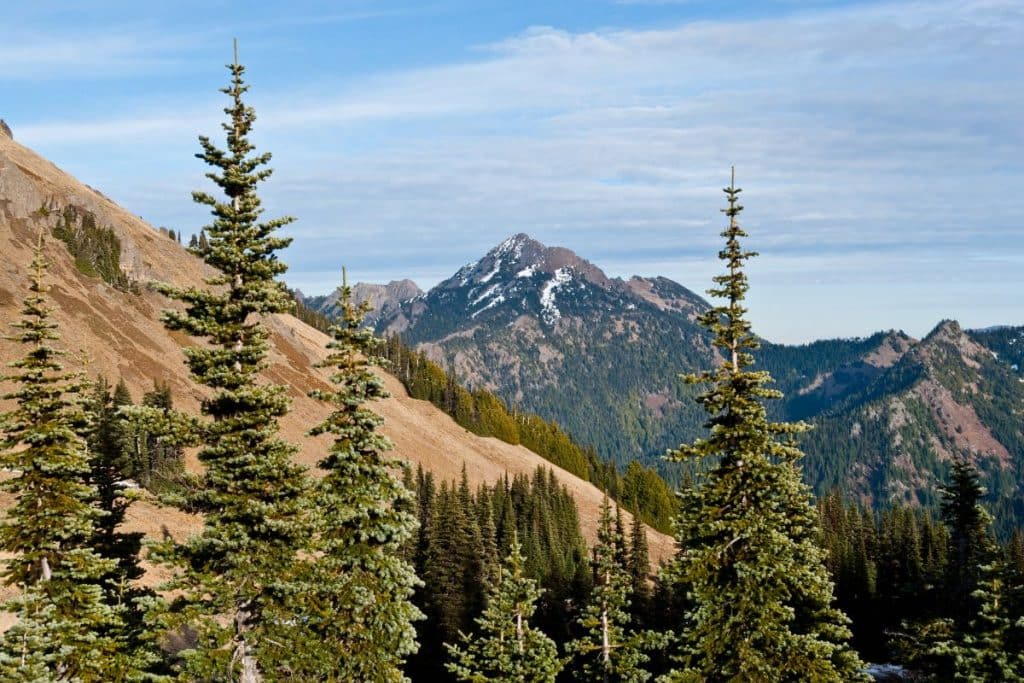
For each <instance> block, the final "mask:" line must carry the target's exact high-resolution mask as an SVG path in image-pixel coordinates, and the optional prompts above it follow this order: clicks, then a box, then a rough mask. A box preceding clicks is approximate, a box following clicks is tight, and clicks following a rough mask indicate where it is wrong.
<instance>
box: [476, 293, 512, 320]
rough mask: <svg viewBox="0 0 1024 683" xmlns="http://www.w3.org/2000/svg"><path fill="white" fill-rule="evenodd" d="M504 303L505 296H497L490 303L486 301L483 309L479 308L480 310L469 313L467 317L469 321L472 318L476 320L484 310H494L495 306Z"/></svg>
mask: <svg viewBox="0 0 1024 683" xmlns="http://www.w3.org/2000/svg"><path fill="white" fill-rule="evenodd" d="M504 301H505V295H504V294H499V295H498V296H496V297H494V298H493V299H491V300H490V301H488V302H487V305H486V306H484V307H483V308H481V309H479V310H477V311H473V312H472V313H470V314H469V317H470V318H471V319H472V318H476V317H477V316H478V315H480V314H481V313H483V312H484V311H486V310H488V309H490V308H494V307H495V306H497V305H498V304H500V303H503V302H504Z"/></svg>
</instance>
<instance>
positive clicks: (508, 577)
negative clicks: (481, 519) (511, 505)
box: [446, 534, 564, 683]
mask: <svg viewBox="0 0 1024 683" xmlns="http://www.w3.org/2000/svg"><path fill="white" fill-rule="evenodd" d="M540 595H541V590H540V589H539V588H538V587H537V582H536V581H534V580H533V579H530V578H527V576H526V574H525V571H524V558H523V551H522V548H521V546H520V545H519V540H518V538H516V537H515V535H514V534H513V540H512V548H511V551H510V552H509V555H508V558H507V559H506V560H505V562H504V563H503V564H502V569H501V580H500V581H499V582H498V583H497V584H494V585H492V586H490V590H489V592H488V595H487V606H486V607H485V608H484V611H483V614H481V615H480V616H479V617H478V618H477V620H476V623H477V627H478V633H476V634H475V635H472V636H470V635H465V634H463V635H462V636H461V637H460V643H459V644H458V645H451V644H448V645H446V647H447V648H448V652H449V654H450V655H451V661H449V662H448V663H447V664H446V666H447V668H448V670H449V671H451V672H452V673H453V674H455V676H456V678H457V679H458V680H460V681H467V682H468V683H488V682H490V681H496V682H499V683H513V682H515V683H554V681H555V679H556V678H557V676H558V674H559V672H560V671H561V670H562V667H563V666H564V662H563V661H562V660H561V659H560V658H559V657H558V648H557V647H556V646H555V643H554V642H553V641H552V640H551V639H550V638H548V637H547V636H546V635H544V633H543V632H541V631H539V630H538V629H536V628H535V627H534V626H532V625H531V624H530V619H531V617H532V616H533V613H534V610H535V609H536V608H535V605H536V602H537V598H539V597H540Z"/></svg>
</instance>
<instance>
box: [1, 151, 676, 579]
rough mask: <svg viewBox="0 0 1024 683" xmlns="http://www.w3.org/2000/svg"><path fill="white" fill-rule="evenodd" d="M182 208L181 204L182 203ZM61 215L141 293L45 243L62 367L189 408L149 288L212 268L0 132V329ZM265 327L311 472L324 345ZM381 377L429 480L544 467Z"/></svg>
mask: <svg viewBox="0 0 1024 683" xmlns="http://www.w3.org/2000/svg"><path fill="white" fill-rule="evenodd" d="M182 201H188V199H187V197H183V198H182ZM67 207H74V208H75V209H76V211H78V212H79V213H80V214H82V213H85V212H88V213H90V214H92V215H94V216H95V218H96V224H97V225H99V226H102V227H109V228H111V229H112V230H113V231H114V232H115V234H116V235H117V237H118V238H119V239H120V241H121V247H122V256H121V264H122V268H123V270H124V271H125V272H126V273H127V274H128V275H129V276H130V277H131V278H132V279H133V280H135V281H137V282H138V283H139V284H140V292H141V293H139V294H132V293H128V292H123V291H120V290H118V289H115V288H114V287H111V286H110V285H108V284H106V283H105V282H103V281H102V280H101V279H100V278H98V277H89V276H86V275H84V274H83V273H82V272H81V271H80V270H79V269H78V268H77V267H76V265H75V262H74V260H73V259H72V258H71V256H70V255H69V253H68V251H67V249H66V248H65V245H64V244H63V243H62V242H60V241H58V240H57V239H55V238H53V237H49V236H48V237H47V243H46V256H47V258H48V260H49V261H50V263H51V268H50V276H49V282H50V284H51V285H52V300H53V304H54V306H55V308H56V311H55V315H54V317H55V319H56V321H57V322H58V324H59V325H60V331H61V334H62V336H63V339H62V342H61V343H62V345H63V346H64V348H66V349H67V350H68V352H69V357H68V359H67V364H68V366H69V367H73V366H75V365H77V364H80V363H85V364H86V365H85V367H86V369H87V371H88V373H89V374H90V375H93V376H95V375H104V376H106V377H108V378H110V379H111V380H112V381H116V380H117V378H118V377H121V378H123V379H124V380H125V382H126V383H127V385H128V387H129V388H130V389H131V391H132V393H133V396H134V397H135V398H136V399H138V398H139V397H140V396H141V394H142V393H143V392H145V391H147V390H149V389H150V388H152V385H153V381H154V380H162V381H166V382H168V383H169V384H170V386H171V389H172V391H173V394H174V400H175V403H176V405H177V406H178V407H181V408H184V409H187V410H192V411H195V410H197V408H198V403H199V401H200V399H201V398H202V396H203V392H202V390H201V389H200V388H199V387H197V386H195V385H194V384H192V382H191V381H190V380H189V378H188V376H187V372H186V369H185V367H184V365H183V360H182V352H181V349H182V346H183V345H187V344H189V343H190V342H189V340H188V339H187V338H185V337H183V336H181V335H178V334H170V333H168V332H167V331H166V330H165V329H164V328H163V326H162V325H161V323H160V322H159V315H160V311H161V310H162V309H164V308H166V307H167V306H168V305H169V304H168V302H167V301H166V300H165V299H164V298H163V297H161V296H160V295H158V294H156V293H154V292H152V291H149V289H148V288H147V287H146V284H147V283H149V282H152V281H167V282H173V283H176V284H188V283H198V282H200V281H201V279H202V278H203V277H206V276H208V275H210V271H209V270H208V269H207V268H206V266H205V265H204V264H203V263H202V262H201V261H200V260H199V259H197V258H195V257H193V256H191V255H190V254H188V253H187V252H186V251H185V250H184V249H183V248H182V247H181V246H179V245H178V244H177V243H176V242H174V241H172V240H171V239H169V238H168V237H167V236H166V235H164V234H162V233H161V232H160V231H158V230H156V229H154V228H153V227H152V226H150V225H148V224H147V223H145V222H144V221H142V220H141V219H140V218H139V217H137V216H135V215H132V214H131V213H129V212H128V211H126V210H124V209H123V208H121V207H119V206H118V205H116V204H115V203H114V202H112V201H111V200H110V199H108V198H107V197H105V196H103V195H102V194H101V193H99V192H97V191H95V190H93V189H91V188H89V187H88V186H86V185H83V184H82V183H80V182H78V181H77V180H75V179H74V178H72V177H71V176H69V175H68V174H66V173H64V172H63V171H61V170H60V169H58V168H57V167H56V166H55V165H53V164H52V163H50V162H49V161H46V160H45V159H43V158H41V157H40V156H38V155H37V154H35V153H34V152H32V151H31V150H29V149H27V148H25V147H23V146H21V145H19V144H18V143H16V142H14V141H13V140H10V139H8V138H6V137H4V136H0V253H3V261H2V266H0V322H2V324H3V326H4V327H5V328H6V325H7V323H9V322H11V321H14V320H16V319H17V317H18V315H19V313H18V312H19V308H20V302H21V300H22V299H23V298H24V296H25V294H26V292H27V283H28V280H27V275H28V273H27V266H28V263H29V262H30V260H31V251H32V245H33V244H34V243H35V238H36V235H37V234H38V231H39V230H44V231H45V232H46V234H47V235H49V234H50V232H51V230H52V228H53V227H54V226H55V225H56V223H57V221H58V217H59V215H60V214H61V213H62V212H63V211H64V209H65V208H67ZM285 259H287V254H285ZM339 259H340V256H339ZM271 326H272V329H273V338H272V341H273V351H272V358H271V360H272V366H271V367H270V368H269V369H268V370H267V371H266V373H265V374H266V377H267V379H269V380H272V381H275V382H280V383H283V384H286V385H288V386H289V387H290V388H291V392H290V393H291V398H292V410H291V412H290V413H289V415H288V416H287V418H286V419H284V420H283V422H282V433H283V436H284V437H285V438H286V439H288V440H290V441H292V442H293V443H297V444H300V445H301V451H300V453H299V455H298V456H297V457H298V458H299V459H300V460H301V461H302V462H303V463H305V464H308V465H311V464H312V463H314V462H315V461H316V460H317V458H318V451H319V448H320V444H318V443H317V442H315V441H313V440H311V439H308V438H306V437H305V436H304V433H305V431H306V430H307V429H308V428H309V427H310V426H312V425H313V424H315V423H316V422H317V421H318V419H319V418H321V417H322V416H323V415H324V408H323V407H322V406H321V405H320V404H318V403H317V402H316V401H314V400H312V399H310V398H308V397H307V396H306V392H307V391H309V390H310V389H312V388H313V387H315V386H318V385H320V384H322V383H323V382H324V376H323V375H322V374H321V373H320V371H318V370H316V369H315V368H313V367H312V364H313V363H315V361H316V360H317V359H319V358H320V357H321V356H322V354H323V348H324V343H325V341H326V338H325V337H324V335H322V334H321V333H319V332H317V331H316V330H313V329H312V328H310V327H308V326H306V325H305V324H303V323H301V322H299V321H298V320H296V319H295V318H293V317H291V316H288V315H279V316H274V317H273V318H272V320H271ZM20 353H21V351H20V349H18V348H17V345H16V344H14V343H12V342H0V362H4V363H6V362H8V361H10V360H13V359H14V358H15V357H17V356H18V355H19V354H20ZM385 381H386V382H387V386H388V389H389V391H390V392H391V394H392V397H391V398H389V399H387V400H385V401H382V402H381V403H379V404H377V406H376V409H377V410H378V411H379V412H380V413H381V414H382V415H383V416H384V418H385V419H386V421H387V422H386V426H385V428H384V431H385V433H386V434H387V435H388V436H389V437H391V439H392V440H393V441H394V442H395V446H396V452H397V454H398V455H399V456H400V457H403V458H407V459H408V460H410V461H412V462H413V463H422V465H423V466H424V468H426V469H428V470H430V471H433V472H434V473H435V474H436V475H437V476H438V477H441V478H454V477H456V476H458V474H459V472H460V471H461V469H462V467H463V465H465V466H466V470H467V473H468V475H469V479H470V482H471V483H473V484H476V483H479V482H484V481H487V482H493V481H495V480H496V479H497V478H499V477H500V476H502V475H504V474H506V473H508V474H515V473H531V472H532V471H533V470H534V469H535V468H536V467H537V466H538V465H545V466H550V465H549V464H548V463H547V462H546V461H545V460H543V459H542V458H540V456H538V455H536V454H535V453H532V452H531V451H529V450H527V449H525V448H522V447H520V446H511V445H509V444H506V443H503V442H500V441H497V440H495V439H491V438H482V437H478V436H476V435H474V434H471V433H470V432H468V431H466V430H465V429H463V428H462V427H460V426H458V425H457V424H455V422H454V421H452V420H451V419H450V418H449V417H448V416H447V415H445V414H443V413H442V412H440V411H439V410H437V409H436V408H434V407H433V406H432V405H430V404H429V403H426V402H423V401H418V400H414V399H411V398H409V397H408V395H407V393H406V392H405V390H404V388H403V387H402V385H401V384H400V383H399V382H398V381H397V380H395V379H394V378H393V377H391V376H389V375H385ZM190 465H191V466H192V467H195V466H196V463H194V462H193V463H190ZM552 467H553V466H552ZM554 469H555V471H556V474H557V475H558V477H559V479H560V480H561V481H562V482H563V483H564V484H565V485H566V486H567V487H568V488H569V490H570V491H571V492H572V493H573V495H574V496H575V498H576V501H577V504H578V506H579V510H580V517H581V520H582V522H583V526H584V533H585V535H586V536H587V537H588V538H591V539H592V538H593V537H594V534H595V526H596V520H597V517H598V508H599V506H600V502H601V493H600V492H599V491H598V490H597V489H596V488H595V487H593V486H591V485H590V484H589V483H587V482H584V481H582V480H580V479H578V478H577V477H575V476H573V475H571V474H569V473H568V472H565V471H562V470H559V469H558V468H554ZM2 502H3V501H0V503H2ZM627 518H628V515H627ZM132 526H134V527H136V528H139V529H143V530H145V531H146V532H147V533H149V534H154V535H156V534H160V533H161V530H162V528H163V527H166V528H167V529H168V530H169V531H170V532H171V533H175V534H179V533H188V532H190V531H191V530H193V529H195V528H197V526H196V521H195V520H192V519H189V518H188V517H187V516H183V515H182V514H181V513H178V512H176V511H169V510H164V509H161V508H159V507H156V506H152V505H144V506H139V507H137V508H136V509H135V510H134V511H133V513H132ZM648 538H649V541H650V548H651V556H652V561H653V562H658V561H660V560H662V559H664V558H666V557H668V555H669V554H670V553H671V549H672V540H671V538H669V537H667V536H665V535H663V534H659V533H657V532H655V531H653V530H649V531H648Z"/></svg>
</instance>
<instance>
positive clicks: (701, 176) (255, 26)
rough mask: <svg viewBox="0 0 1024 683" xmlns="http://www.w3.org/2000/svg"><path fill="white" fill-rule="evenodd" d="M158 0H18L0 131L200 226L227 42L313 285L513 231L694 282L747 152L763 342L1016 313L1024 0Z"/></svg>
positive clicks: (372, 274) (1023, 146)
mask: <svg viewBox="0 0 1024 683" xmlns="http://www.w3.org/2000/svg"><path fill="white" fill-rule="evenodd" d="M151 4H157V3H139V2H135V1H133V2H106V3H105V2H90V3H85V4H83V3H78V2H38V3H15V4H14V5H13V6H11V7H5V9H4V15H5V16H4V22H3V23H2V24H0V117H2V118H5V119H7V121H8V122H9V123H10V124H11V127H12V128H13V129H14V133H15V137H16V139H18V140H19V141H21V142H23V143H24V144H27V145H29V146H30V147H33V148H34V149H36V150H37V151H39V152H40V153H42V154H44V155H45V156H47V157H48V158H50V159H51V160H53V161H54V162H55V163H57V164H58V165H59V166H61V167H63V168H65V169H66V170H68V171H70V172H72V173H73V174H75V175H76V176H78V177H79V178H80V179H81V180H83V181H84V182H86V183H89V184H90V185H92V186H94V187H97V188H99V189H101V190H102V191H103V192H104V193H106V194H107V195H109V196H111V197H112V198H114V199H115V200H117V201H119V202H120V203H122V204H123V205H125V206H126V207H128V208H129V209H130V210H132V211H133V212H135V213H138V214H139V215H141V216H143V217H144V218H146V219H147V220H149V221H150V222H152V223H154V224H156V225H167V226H170V227H173V228H175V229H178V230H182V231H184V233H185V234H186V235H188V234H190V233H191V232H198V229H199V227H200V226H202V225H203V224H204V223H205V222H206V216H205V215H204V213H203V210H202V208H201V207H197V206H193V205H192V203H191V201H190V198H189V197H190V191H191V190H193V189H199V188H204V187H205V184H206V181H205V180H204V179H203V175H202V174H203V172H204V170H205V169H204V167H203V165H202V163H201V162H199V161H198V160H196V159H194V158H193V156H192V155H193V154H194V152H195V151H197V149H198V146H197V144H196V136H197V135H198V134H211V135H216V134H217V133H218V132H219V128H218V127H217V126H218V123H219V121H220V119H221V116H222V114H221V108H222V106H223V102H222V96H221V95H220V94H219V93H218V92H217V88H219V87H221V86H222V85H223V83H224V82H225V77H226V70H225V69H224V68H223V64H224V63H225V62H226V61H228V60H229V59H230V54H231V38H232V37H236V36H237V37H238V38H239V41H240V46H241V48H240V49H241V58H242V62H243V63H244V64H246V66H247V68H248V76H249V81H250V84H251V85H252V91H251V98H250V102H251V104H252V105H253V106H254V107H255V108H256V110H257V113H258V115H259V120H258V121H257V124H256V126H257V132H256V134H255V136H254V139H255V142H256V143H257V145H258V146H259V147H260V149H265V150H269V151H272V152H273V153H274V162H273V166H274V168H275V169H276V172H275V175H274V177H273V178H272V179H271V180H270V182H268V183H267V185H266V186H265V189H264V191H263V196H264V198H265V200H266V204H267V208H268V211H269V212H270V213H272V214H277V213H288V214H291V215H294V216H296V217H297V218H298V221H297V222H296V223H295V224H294V225H293V226H290V227H289V228H288V230H289V234H291V235H293V236H294V237H295V241H294V244H293V245H292V247H291V248H290V249H289V250H288V251H287V252H286V253H285V254H284V260H285V261H286V262H288V263H289V265H290V266H291V270H290V271H289V273H288V276H287V279H288V281H289V283H290V284H292V285H293V286H298V287H300V288H301V289H303V290H304V291H306V292H311V293H322V292H326V291H329V290H330V289H332V288H333V287H334V285H335V284H336V280H337V279H338V272H339V270H340V267H341V265H342V264H345V265H347V266H348V268H349V272H350V273H351V274H352V275H353V276H354V277H355V278H357V279H361V280H366V281H386V280H389V279H394V278H402V277H411V278H412V279H414V280H416V281H417V282H418V283H419V284H420V285H421V286H424V287H427V286H430V285H432V284H434V283H436V282H437V281H439V280H441V279H443V278H445V277H447V276H448V275H450V274H451V273H453V272H454V271H455V270H456V269H458V267H459V266H461V265H462V264H463V263H465V262H467V261H470V260H474V259H476V258H478V257H479V256H480V255H482V254H483V253H484V252H485V251H487V250H488V249H489V248H491V247H492V246H494V245H496V244H497V243H499V242H500V241H502V240H503V239H504V238H505V237H507V236H508V235H510V234H513V233H516V232H520V231H522V232H527V233H529V234H531V235H533V236H534V237H536V238H538V239H540V240H541V241H543V242H545V243H548V244H557V245H561V246H566V247H569V248H572V249H574V250H575V251H577V252H578V253H580V254H581V255H582V256H584V257H586V258H589V259H590V260H591V261H594V262H595V263H597V264H598V265H600V266H602V267H603V268H605V270H606V271H608V272H609V274H611V275H622V276H629V275H632V274H635V273H637V274H644V275H666V276H668V277H671V278H673V279H675V280H677V281H679V282H681V283H682V284H684V285H686V286H688V287H690V288H692V289H694V290H697V291H703V290H705V289H706V288H707V287H708V285H709V284H710V277H711V276H712V275H714V274H715V273H716V272H718V269H719V265H718V262H717V260H716V258H715V254H716V252H717V249H718V232H719V230H720V227H721V225H722V219H721V216H720V214H719V212H718V209H719V208H720V206H721V204H722V195H721V191H720V189H721V187H723V186H724V184H725V183H726V182H727V178H728V169H729V166H730V165H731V164H735V165H736V167H737V177H738V184H739V185H741V186H742V187H744V188H745V191H744V194H743V197H744V200H745V202H744V203H745V206H746V207H747V210H746V211H745V213H744V219H745V220H744V224H745V225H746V226H747V228H748V231H749V232H750V233H751V238H750V240H749V242H750V246H751V247H752V248H755V249H757V250H758V251H760V252H761V256H760V257H759V258H758V259H755V260H754V262H752V264H751V267H750V276H751V281H752V290H751V295H750V308H751V318H752V319H753V322H754V327H755V330H756V331H757V332H759V333H761V334H763V335H764V336H766V337H768V338H770V339H775V340H779V341H789V342H794V341H806V340H810V339H813V338H820V337H826V336H854V335H863V334H867V333H870V332H871V331H873V330H876V329H888V328H902V329H905V330H906V331H908V332H910V333H911V334H914V335H923V334H925V333H926V332H927V331H928V330H929V329H930V328H931V327H932V326H933V325H934V324H935V323H936V322H938V321H939V320H940V319H942V318H956V319H958V320H960V321H961V322H962V323H963V324H964V325H966V326H987V325H994V324H1000V323H1007V324H1024V296H1022V294H1021V292H1022V291H1024V198H1022V195H1024V190H1022V187H1021V185H1022V182H1021V181H1022V180H1024V88H1022V84H1024V4H1022V3H1020V2H1019V0H1013V1H1010V0H978V1H970V0H957V1H952V0H950V1H945V0H934V1H929V2H877V1H875V2H827V1H821V2H798V1H797V0H778V1H775V2H772V1H763V2H751V3H742V2H734V3H722V2H702V1H700V0H618V1H616V0H559V1H558V2H532V1H531V2H497V1H495V0H437V1H436V2H434V1H431V0H420V1H413V2H390V1H387V2H345V1H336V2H301V1H296V2H289V3H240V2H217V1H210V0H205V1H203V2H195V1H193V0H180V1H178V2H174V3H159V4H160V5H161V7H160V8H153V7H149V6H147V5H151ZM85 5H87V9H83V7H84V6H85Z"/></svg>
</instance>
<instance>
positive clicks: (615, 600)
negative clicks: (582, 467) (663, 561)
mask: <svg viewBox="0 0 1024 683" xmlns="http://www.w3.org/2000/svg"><path fill="white" fill-rule="evenodd" d="M622 543H623V539H622V531H621V525H620V524H619V523H618V522H617V521H616V522H613V521H612V512H611V505H610V503H609V502H608V495H607V494H605V497H604V501H603V502H602V504H601V516H600V518H599V519H598V528H597V543H596V544H595V545H594V549H593V553H594V589H593V591H592V592H591V595H590V600H589V601H588V603H587V605H586V607H585V608H584V610H583V613H582V614H581V615H580V617H579V619H578V620H577V622H578V624H579V626H580V627H581V628H582V629H583V634H582V635H581V637H579V638H577V639H576V640H573V641H571V642H570V643H569V645H568V646H567V649H568V651H569V652H571V653H572V654H573V655H575V659H576V666H575V669H574V672H575V674H576V678H577V680H580V681H589V682H593V683H643V682H644V681H646V680H648V679H650V677H651V674H650V672H649V671H647V670H646V669H645V668H644V664H645V663H646V662H647V661H648V656H647V654H646V653H645V650H647V649H650V648H653V647H655V646H657V645H658V644H659V640H658V638H656V637H655V636H654V634H652V633H644V632H636V631H634V630H633V629H631V627H630V615H629V607H630V602H629V593H630V589H631V583H632V582H631V580H630V579H631V577H630V575H629V572H628V571H627V568H626V567H625V566H623V564H622V560H621V559H620V557H619V553H618V552H617V548H619V547H621V546H622Z"/></svg>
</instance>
